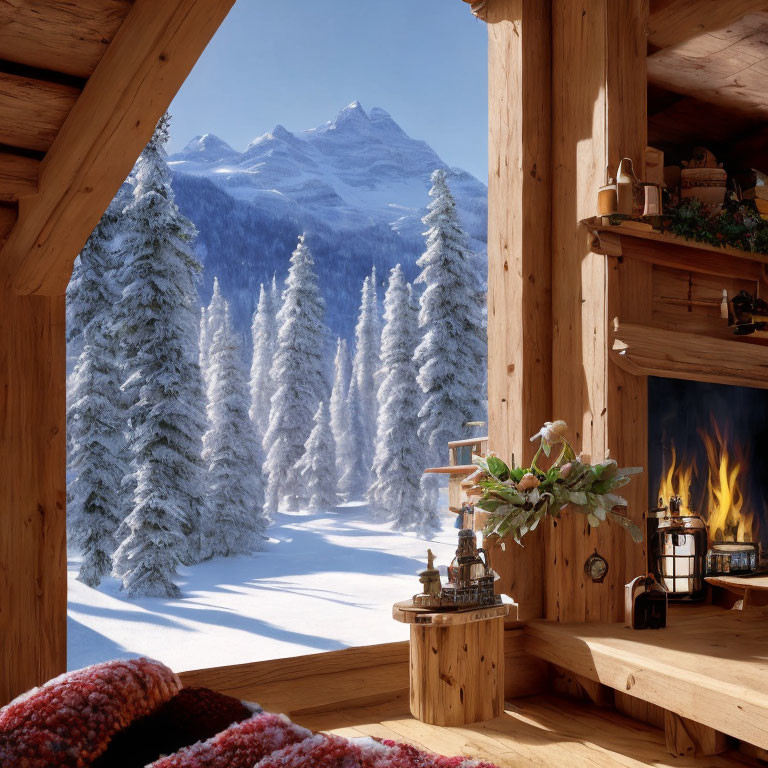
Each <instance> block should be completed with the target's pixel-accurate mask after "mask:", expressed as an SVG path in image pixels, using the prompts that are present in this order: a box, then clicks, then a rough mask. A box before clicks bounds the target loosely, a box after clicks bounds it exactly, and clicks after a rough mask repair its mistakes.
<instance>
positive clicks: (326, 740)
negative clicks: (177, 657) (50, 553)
mask: <svg viewBox="0 0 768 768" xmlns="http://www.w3.org/2000/svg"><path fill="white" fill-rule="evenodd" d="M189 745H191V746H189ZM0 766H3V767H4V768H5V766H8V767H9V768H10V767H11V766H12V767H13V768H59V767H61V768H143V767H144V766H150V767H151V768H495V766H493V765H491V764H490V763H483V762H477V761H473V760H468V759H466V758H464V757H441V756H439V755H432V754H428V753H425V752H422V751H420V750H418V749H416V748H415V747H412V746H410V745H407V744H399V743H396V742H394V741H388V740H381V739H368V738H366V739H353V740H349V739H343V738H341V737H338V736H328V735H325V734H321V733H316V734H313V733H312V732H311V731H308V730H307V729H306V728H302V727H300V726H298V725H296V724H295V723H292V722H291V721H290V720H289V719H288V718H287V717H285V716H284V715H273V714H267V713H263V712H260V713H257V714H254V712H253V709H252V708H249V707H247V706H246V705H244V704H243V703H242V702H240V701H238V700H236V699H233V698H232V697H229V696H223V695H222V694H218V693H215V692H214V691H210V690H207V689H200V688H197V689H190V688H185V689H182V688H181V683H180V682H179V679H178V677H177V676H176V675H175V674H174V673H173V672H172V671H171V670H170V669H168V668H167V667H165V666H163V665H162V664H159V663H157V662H154V661H150V660H148V659H137V660H133V661H112V662H108V663H106V664H98V665H96V666H93V667H87V668H86V669H81V670H78V671H77V672H70V673H68V674H66V675H62V676H61V677H57V678H56V679H54V680H51V681H50V682H49V683H46V684H45V685H44V686H42V687H41V688H36V689H34V690H32V691H30V692H29V693H27V694H24V695H23V696H21V697H19V698H18V699H16V700H15V701H12V702H11V703H10V704H9V705H8V706H7V707H4V708H3V709H0Z"/></svg>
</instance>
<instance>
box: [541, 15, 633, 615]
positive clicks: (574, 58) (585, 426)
mask: <svg viewBox="0 0 768 768" xmlns="http://www.w3.org/2000/svg"><path fill="white" fill-rule="evenodd" d="M647 12H648V9H647V0H584V1H583V2H580V3H573V2H570V1H569V0H554V2H553V4H552V30H553V31H552V137H553V138H552V164H553V169H554V170H553V181H552V183H553V198H554V201H555V202H554V204H553V207H552V286H553V291H552V295H553V306H554V315H553V321H554V322H553V328H554V333H553V357H554V361H555V364H554V366H553V370H552V382H553V415H554V416H555V417H557V418H562V419H565V420H566V421H567V422H568V425H569V427H570V432H571V435H572V436H573V438H574V445H575V446H576V447H577V449H578V448H580V449H581V450H583V451H584V452H585V453H587V454H589V455H590V457H591V459H592V460H593V461H597V460H600V459H602V458H603V457H604V455H605V454H606V452H607V451H610V453H611V456H612V457H613V458H615V459H617V460H618V461H619V462H620V463H621V464H624V465H634V464H640V465H644V464H645V463H646V461H647V457H646V455H645V453H646V452H645V430H646V424H645V423H644V420H645V418H646V416H645V399H644V398H645V386H646V382H645V379H643V378H642V377H632V376H629V375H627V374H624V373H623V372H621V371H620V370H619V369H618V368H617V367H616V366H615V365H614V364H613V363H611V362H610V361H609V359H608V340H609V333H610V323H611V321H612V318H611V317H610V316H609V315H610V312H611V310H612V309H613V310H615V306H611V304H612V300H609V283H610V282H611V280H612V279H613V278H612V276H611V269H612V267H615V266H616V265H615V264H613V265H612V264H611V263H609V261H608V260H607V259H606V257H605V256H604V255H601V254H596V253H593V252H592V250H591V245H590V243H591V239H590V237H589V235H588V233H587V232H586V231H585V229H584V228H583V227H582V226H581V225H580V224H579V222H580V220H582V219H584V218H587V217H588V216H592V215H594V212H595V209H596V204H597V190H598V188H599V187H600V186H601V185H602V184H604V183H605V172H606V166H609V165H610V166H611V168H612V170H613V173H614V174H615V172H616V167H617V165H618V161H619V159H620V158H621V157H623V156H629V157H631V158H632V159H633V161H634V163H635V169H636V171H637V173H638V175H639V176H640V177H642V174H643V160H644V153H645V146H646V143H647V140H646V65H645V60H646V43H647V40H646V34H645V23H646V19H647ZM624 282H626V281H624ZM646 482H647V479H646V477H645V476H644V475H642V476H640V477H637V478H634V480H633V483H632V485H631V486H630V487H629V489H630V502H631V508H630V511H631V514H632V516H633V518H635V519H636V520H642V515H643V514H644V513H645V511H646V510H647V492H646V491H645V484H646ZM633 547H634V548H633ZM594 551H597V552H599V553H600V554H601V555H602V556H603V557H605V558H606V560H607V561H608V564H609V570H608V574H607V576H606V578H605V580H604V581H603V582H601V583H593V582H592V581H591V579H590V578H589V577H588V575H587V574H586V573H585V571H584V563H585V561H586V559H587V557H588V556H589V555H590V554H592V553H593V552H594ZM641 570H642V548H641V547H638V546H636V545H633V544H632V542H631V540H629V539H628V536H627V533H626V532H625V531H624V530H623V529H622V528H620V527H619V526H615V525H614V526H611V525H610V524H609V525H603V526H601V527H600V528H598V529H596V530H595V531H592V530H590V528H589V525H588V524H587V521H586V518H585V517H584V516H583V515H580V514H578V513H574V512H566V513H565V515H564V517H563V519H562V520H560V521H558V523H557V525H556V526H554V527H552V528H551V529H550V530H549V536H548V542H547V562H546V576H547V589H546V615H547V617H548V618H553V619H559V620H561V621H617V620H620V619H621V618H622V614H623V586H624V584H625V583H626V582H627V581H628V580H629V578H630V577H631V576H635V575H638V573H640V572H641Z"/></svg>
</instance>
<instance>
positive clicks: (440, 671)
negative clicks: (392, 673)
mask: <svg viewBox="0 0 768 768" xmlns="http://www.w3.org/2000/svg"><path fill="white" fill-rule="evenodd" d="M410 651H411V653H410V667H409V669H410V702H411V714H413V716H414V717H415V718H417V719H418V720H420V721H421V722H424V723H430V724H432V725H465V724H468V723H477V722H481V721H483V720H492V719H493V718H495V717H498V716H499V715H500V714H501V713H502V711H503V704H504V683H505V680H504V620H503V618H492V619H485V620H483V621H476V622H472V623H469V624H458V625H453V626H436V627H425V626H421V625H416V624H412V625H411V643H410Z"/></svg>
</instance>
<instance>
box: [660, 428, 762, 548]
mask: <svg viewBox="0 0 768 768" xmlns="http://www.w3.org/2000/svg"><path fill="white" fill-rule="evenodd" d="M699 434H700V436H701V439H702V443H703V446H704V450H705V452H706V456H707V482H706V487H705V488H704V489H703V492H702V493H701V498H700V499H699V500H698V502H699V503H698V504H696V503H694V500H693V499H692V493H693V491H692V485H693V480H694V478H695V477H696V475H697V468H696V466H695V464H694V462H693V460H692V459H689V460H688V461H687V462H680V463H678V460H677V453H676V451H675V446H674V443H673V444H672V445H671V450H670V454H671V456H670V461H669V463H668V466H667V468H666V469H665V471H664V472H663V473H662V477H661V482H660V483H659V498H661V499H663V500H664V501H663V503H664V504H668V503H669V500H670V499H671V498H672V497H673V496H679V497H680V499H681V500H682V509H683V510H684V511H686V512H699V513H700V514H701V516H702V517H703V518H704V520H705V521H706V523H707V528H708V530H709V538H710V540H711V541H752V540H753V537H754V536H756V533H757V532H756V530H755V525H756V517H755V514H754V511H752V510H750V509H745V506H746V505H745V496H744V491H743V488H742V482H743V480H742V478H743V473H742V468H743V467H744V466H745V465H746V461H745V456H744V454H743V452H741V451H740V450H739V449H738V448H733V447H731V446H733V444H734V441H733V440H732V439H731V435H730V434H729V433H727V432H724V431H723V430H722V429H721V428H720V426H719V425H718V424H717V423H716V422H715V421H714V419H713V420H712V429H711V431H708V432H707V431H704V430H702V431H700V433H699Z"/></svg>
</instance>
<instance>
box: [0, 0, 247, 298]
mask: <svg viewBox="0 0 768 768" xmlns="http://www.w3.org/2000/svg"><path fill="white" fill-rule="evenodd" d="M233 1H234V0H168V2H163V3H157V2H156V1H155V0H135V2H134V3H133V6H132V7H131V10H130V12H129V14H128V16H127V17H126V19H125V21H124V22H123V24H122V26H121V27H120V29H119V30H118V32H117V34H116V35H115V37H114V39H113V41H112V43H111V45H110V46H109V47H108V48H107V51H106V53H105V54H104V56H103V57H102V59H101V61H100V62H99V65H98V66H97V67H96V70H95V71H94V73H93V75H92V76H91V77H90V79H89V80H88V83H87V85H86V87H85V89H84V90H83V93H82V95H81V96H80V98H79V99H78V100H77V103H76V104H75V106H74V107H73V109H72V111H71V112H70V113H69V117H68V118H67V120H66V122H65V123H64V125H63V126H62V128H61V130H60V131H59V133H58V135H57V137H56V139H55V141H54V143H53V145H52V146H51V148H50V150H49V152H48V154H47V155H46V157H45V159H44V161H43V163H42V166H41V169H40V192H39V194H37V195H35V196H34V197H30V198H26V199H24V200H22V201H21V204H20V207H19V221H18V224H17V225H16V227H15V228H14V231H13V233H12V234H11V237H10V238H9V239H8V241H7V242H6V244H5V246H4V247H3V249H2V251H0V263H2V265H3V268H4V269H5V270H6V272H7V274H6V279H7V280H8V281H10V283H11V284H12V285H13V287H14V289H15V290H17V291H18V292H20V293H25V294H28V293H40V294H45V295H58V294H63V293H64V291H65V289H66V286H67V282H68V281H69V276H70V273H71V271H72V263H73V262H74V259H75V256H76V255H77V253H78V252H79V251H80V250H81V248H82V247H83V244H84V243H85V241H86V239H87V238H88V235H89V234H90V233H91V231H92V230H93V228H94V226H95V225H96V223H97V222H98V220H99V217H100V216H101V214H102V213H103V211H104V210H105V209H106V207H107V205H108V204H109V202H110V200H111V199H112V197H113V196H114V194H115V192H116V191H117V189H118V187H119V186H120V184H121V183H122V182H123V180H124V179H125V177H126V176H127V175H128V173H129V172H130V170H131V167H132V166H133V163H134V162H135V160H136V158H137V157H138V155H139V153H140V152H141V150H142V149H143V147H144V146H145V144H146V142H147V141H148V140H149V138H150V136H151V135H152V131H153V130H154V127H155V124H156V122H157V120H158V119H159V117H160V116H161V115H162V113H163V112H164V111H165V109H166V108H167V107H168V104H169V103H170V102H171V100H172V98H173V96H174V95H175V94H176V91H177V90H178V89H179V87H180V86H181V84H182V83H183V81H184V79H185V78H186V76H187V74H188V73H189V71H190V70H191V69H192V66H193V65H194V63H195V62H196V61H197V59H198V57H199V56H200V54H201V53H202V51H203V49H204V48H205V46H206V44H207V43H208V41H209V40H210V38H211V36H212V35H213V33H214V32H215V31H216V29H217V28H218V26H219V24H220V23H221V22H222V20H223V19H224V17H225V16H226V14H227V12H228V11H229V9H230V7H231V6H232V4H233Z"/></svg>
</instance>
